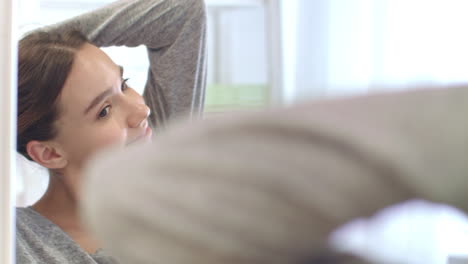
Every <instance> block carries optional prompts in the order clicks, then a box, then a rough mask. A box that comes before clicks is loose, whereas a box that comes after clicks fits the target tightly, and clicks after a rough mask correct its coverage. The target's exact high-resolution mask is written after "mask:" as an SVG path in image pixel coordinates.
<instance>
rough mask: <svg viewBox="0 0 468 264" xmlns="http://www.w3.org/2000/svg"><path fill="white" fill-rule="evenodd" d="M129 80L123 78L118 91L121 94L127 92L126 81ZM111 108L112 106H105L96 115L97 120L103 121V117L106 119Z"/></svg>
mask: <svg viewBox="0 0 468 264" xmlns="http://www.w3.org/2000/svg"><path fill="white" fill-rule="evenodd" d="M129 79H130V78H125V79H123V80H122V85H121V86H120V90H121V91H122V92H123V91H125V90H127V88H128V84H127V81H128V80H129ZM111 108H112V105H106V106H105V107H104V108H103V109H102V110H101V111H100V112H99V113H98V116H97V119H104V118H105V117H107V116H108V115H109V113H110V110H111Z"/></svg>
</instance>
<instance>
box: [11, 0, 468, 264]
mask: <svg viewBox="0 0 468 264" xmlns="http://www.w3.org/2000/svg"><path fill="white" fill-rule="evenodd" d="M109 2H112V1H111V0H19V4H20V9H19V10H20V18H19V24H20V32H22V33H24V32H27V31H29V30H31V29H34V28H37V27H39V26H43V25H48V24H51V23H55V22H58V21H61V20H64V19H67V18H70V17H72V16H75V15H78V14H80V13H83V12H86V11H89V10H92V9H95V8H98V7H100V6H102V5H105V4H107V3H109ZM206 3H207V7H208V54H209V59H208V60H209V63H208V87H207V94H206V116H210V115H213V114H219V113H230V112H234V111H250V110H258V109H262V108H266V107H271V106H276V105H288V104H291V103H294V102H298V101H302V100H316V99H321V98H326V97H334V96H349V95H358V94H365V93H369V92H377V91H382V90H395V89H411V88H414V87H418V86H428V85H451V84H460V83H466V82H468V74H467V69H468V49H467V48H466V47H468V35H467V34H466V33H465V31H466V25H468V16H466V13H467V11H468V1H466V0H287V1H286V0H206ZM105 51H106V52H107V53H108V54H109V55H110V56H111V57H112V58H113V59H114V61H115V62H116V63H118V64H121V65H124V66H125V69H126V70H125V71H126V73H125V75H126V76H124V77H129V78H130V80H129V83H130V85H131V86H132V87H134V88H136V90H138V91H139V92H142V88H143V87H144V83H145V81H146V75H147V66H148V61H147V58H146V55H145V53H146V50H145V48H143V47H137V48H121V47H119V48H114V47H112V48H106V49H105ZM18 164H19V168H18V175H19V179H18V190H17V202H18V206H26V205H30V204H32V203H34V202H35V201H36V200H37V199H38V197H40V196H41V195H42V193H43V192H44V190H45V187H46V185H47V181H48V179H47V175H46V172H45V171H44V170H42V169H41V168H39V167H37V166H35V165H34V164H32V163H29V162H27V161H25V160H24V159H23V158H21V157H19V156H18ZM443 176H444V175H441V177H443ZM467 223H468V222H467V221H466V219H465V215H463V214H462V213H460V212H459V211H457V210H456V209H454V208H450V207H448V206H445V205H435V204H430V203H427V202H423V201H412V202H409V203H406V204H402V205H398V206H396V207H392V208H389V209H386V210H385V211H382V212H381V213H380V214H379V215H377V216H376V217H374V218H373V219H361V220H357V221H355V222H353V223H350V224H349V225H347V226H345V227H343V228H342V229H341V230H338V231H337V232H336V234H334V236H333V237H332V241H333V243H334V244H335V245H336V246H337V247H340V248H342V249H351V250H353V251H355V252H362V253H363V254H366V255H371V256H372V257H374V258H376V259H379V260H380V261H381V262H383V263H423V264H442V263H448V262H447V261H448V257H449V256H451V258H452V261H453V263H461V262H456V261H460V260H457V259H463V258H467V256H468V224H467ZM383 259H386V261H383Z"/></svg>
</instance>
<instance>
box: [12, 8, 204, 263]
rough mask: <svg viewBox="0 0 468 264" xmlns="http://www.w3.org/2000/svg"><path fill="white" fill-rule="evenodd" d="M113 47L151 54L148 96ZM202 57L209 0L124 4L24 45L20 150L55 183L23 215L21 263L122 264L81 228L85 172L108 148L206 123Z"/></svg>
mask: <svg viewBox="0 0 468 264" xmlns="http://www.w3.org/2000/svg"><path fill="white" fill-rule="evenodd" d="M114 45H117V46H120V45H125V46H132V47H133V46H138V45H145V46H146V47H147V49H148V56H149V61H150V68H149V71H148V81H147V84H146V87H145V92H144V95H143V97H141V96H140V95H139V94H137V93H136V92H135V91H134V90H133V89H131V88H130V87H128V85H127V84H126V79H124V77H126V76H125V73H124V68H123V67H122V66H118V65H116V64H115V63H113V62H112V60H111V59H110V58H109V57H108V56H107V55H106V54H104V53H103V52H102V51H101V50H100V49H99V48H98V47H100V46H114ZM204 52H205V11H204V4H203V1H202V0H122V1H118V2H115V3H112V4H111V5H109V6H106V7H103V8H101V9H99V10H96V11H94V12H91V13H87V14H84V15H81V16H79V17H76V18H73V19H71V20H68V21H65V22H63V23H61V24H58V25H54V26H50V27H47V28H44V29H42V30H41V31H35V32H32V33H30V34H29V35H27V36H26V37H25V38H23V39H22V40H21V41H20V45H19V79H18V85H19V87H18V142H17V146H18V147H17V148H18V152H19V153H21V154H22V155H24V156H25V157H26V158H28V159H30V160H32V161H35V162H37V163H38V164H40V165H42V166H44V167H46V168H47V169H49V172H50V180H49V186H48V189H47V191H46V193H45V194H44V196H43V197H42V198H41V199H40V200H39V201H38V202H37V203H35V204H34V205H32V206H31V207H27V208H19V209H18V210H17V262H18V263H115V262H116V260H115V259H113V258H112V257H110V256H107V255H106V254H105V253H104V252H103V251H102V250H98V249H100V248H101V245H100V244H99V243H98V242H97V241H96V240H95V239H94V237H93V234H91V233H89V232H88V231H87V230H86V229H85V228H84V226H83V225H82V223H81V221H80V216H79V213H78V204H79V201H80V200H81V198H80V192H79V186H80V182H81V174H82V169H83V166H84V164H85V163H86V161H87V160H88V159H89V157H90V156H91V155H93V154H94V153H95V152H96V151H98V150H100V149H102V148H104V147H108V146H111V145H112V146H115V145H117V146H122V147H124V146H126V145H128V144H133V143H137V142H145V141H149V139H150V137H151V133H152V131H151V126H156V127H158V128H159V127H162V126H163V125H164V124H165V123H166V122H167V121H168V120H169V119H173V118H175V117H180V116H184V115H189V117H192V118H193V117H197V116H198V115H200V113H201V111H202V105H203V97H204V84H205V83H204V81H205V56H204ZM150 113H151V114H150ZM109 184H111V183H109Z"/></svg>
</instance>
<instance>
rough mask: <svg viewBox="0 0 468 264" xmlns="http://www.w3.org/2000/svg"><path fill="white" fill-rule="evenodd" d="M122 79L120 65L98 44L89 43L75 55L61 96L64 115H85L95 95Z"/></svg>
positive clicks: (60, 100)
mask: <svg viewBox="0 0 468 264" xmlns="http://www.w3.org/2000/svg"><path fill="white" fill-rule="evenodd" d="M119 80H120V68H119V67H118V66H117V65H116V64H115V63H114V62H113V61H112V60H111V59H110V58H109V56H107V54H105V53H104V52H103V51H102V50H101V49H99V48H98V47H96V46H94V45H91V44H85V45H84V46H83V47H82V48H81V49H80V50H79V51H78V52H77V54H76V55H75V59H74V62H73V66H72V69H71V71H70V73H69V75H68V77H67V80H66V81H65V85H64V87H63V89H62V92H61V95H60V99H59V106H60V109H61V111H62V114H64V113H71V114H82V111H84V109H85V108H86V107H87V105H88V104H89V103H90V102H91V101H92V100H93V99H94V97H96V96H97V95H98V94H100V93H101V92H103V91H105V90H107V89H108V88H110V87H113V86H114V85H115V84H116V82H118V81H119ZM79 112H81V113H79Z"/></svg>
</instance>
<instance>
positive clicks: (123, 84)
mask: <svg viewBox="0 0 468 264" xmlns="http://www.w3.org/2000/svg"><path fill="white" fill-rule="evenodd" d="M129 79H130V78H126V79H124V80H123V81H122V86H121V87H120V90H122V91H125V90H127V88H128V85H127V81H128V80H129Z"/></svg>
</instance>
